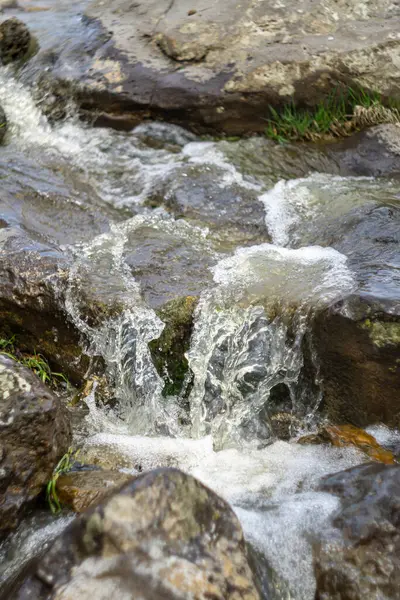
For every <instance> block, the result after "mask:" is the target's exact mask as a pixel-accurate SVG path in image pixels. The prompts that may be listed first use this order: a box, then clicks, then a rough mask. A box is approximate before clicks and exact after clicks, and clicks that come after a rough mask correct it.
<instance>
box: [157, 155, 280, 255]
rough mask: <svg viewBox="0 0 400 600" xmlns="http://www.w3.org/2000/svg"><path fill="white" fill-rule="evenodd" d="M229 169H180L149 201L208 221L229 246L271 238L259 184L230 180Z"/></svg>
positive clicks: (193, 219) (177, 213)
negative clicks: (228, 180) (227, 178)
mask: <svg viewBox="0 0 400 600" xmlns="http://www.w3.org/2000/svg"><path fill="white" fill-rule="evenodd" d="M226 177H227V173H226V170H223V169H220V168H218V167H215V166H213V167H212V166H208V167H207V170H206V171H204V169H202V168H200V169H199V168H198V167H196V166H188V167H186V168H182V169H180V170H179V171H178V172H175V173H174V174H173V177H171V178H167V179H166V180H165V181H164V182H163V184H162V186H160V188H159V189H157V190H156V191H155V192H154V193H153V195H152V196H151V197H150V199H149V200H148V201H147V204H149V205H150V206H153V207H154V206H160V205H161V206H164V207H165V208H166V209H167V210H168V211H169V212H171V213H172V214H173V215H174V216H175V217H177V218H182V217H183V218H185V219H188V220H192V221H194V222H197V223H199V224H201V225H207V226H209V227H210V229H211V230H212V232H213V236H215V237H217V238H218V239H220V240H221V242H222V243H224V244H225V245H227V246H228V247H229V246H230V245H231V246H232V247H236V246H237V245H252V244H258V243H261V242H269V241H271V239H270V236H269V235H268V231H267V228H266V225H265V210H264V207H263V205H262V203H261V202H260V201H259V199H258V194H257V188H256V186H255V185H253V186H251V184H250V185H249V186H248V187H245V186H244V185H243V186H241V185H240V184H238V183H236V182H232V183H230V182H227V181H226Z"/></svg>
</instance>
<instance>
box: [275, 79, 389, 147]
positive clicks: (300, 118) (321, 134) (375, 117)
mask: <svg viewBox="0 0 400 600" xmlns="http://www.w3.org/2000/svg"><path fill="white" fill-rule="evenodd" d="M385 104H386V107H385V106H384V103H383V99H382V97H381V96H380V94H377V93H374V92H367V91H365V90H353V89H351V88H349V89H348V90H347V91H346V92H343V91H342V92H339V91H338V90H337V89H336V90H333V92H332V93H331V94H330V95H329V96H328V97H327V98H326V99H325V100H323V101H321V102H320V103H319V104H317V106H315V107H314V108H313V109H311V108H299V107H297V106H296V105H295V103H294V102H293V101H292V102H291V103H290V104H287V105H286V106H284V107H283V109H282V110H281V111H277V110H276V109H275V108H273V107H272V106H270V107H269V113H270V114H269V118H267V119H266V121H267V127H266V129H265V135H266V136H267V137H269V138H271V139H273V140H275V141H277V142H279V143H286V142H291V141H299V140H302V141H316V140H321V139H327V138H332V137H341V136H346V135H349V134H350V133H352V132H354V131H357V130H359V129H361V128H362V127H363V126H364V127H365V126H368V125H373V124H378V123H386V122H400V113H399V103H398V102H396V101H394V100H391V101H387V102H386V103H385ZM359 107H362V109H365V110H364V113H363V115H364V118H363V120H360V119H357V118H355V116H354V111H355V109H356V108H357V109H359ZM368 116H369V118H368Z"/></svg>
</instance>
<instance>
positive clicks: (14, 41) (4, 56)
mask: <svg viewBox="0 0 400 600" xmlns="http://www.w3.org/2000/svg"><path fill="white" fill-rule="evenodd" d="M32 44H34V40H33V38H32V36H31V34H30V31H29V29H28V27H27V26H26V25H25V23H23V22H22V21H20V20H19V19H17V18H15V17H14V18H12V19H7V20H6V21H3V22H2V23H1V24H0V60H1V62H2V63H3V65H8V64H9V63H13V62H16V61H21V60H24V59H25V58H26V57H27V55H28V54H29V52H30V50H31V48H32Z"/></svg>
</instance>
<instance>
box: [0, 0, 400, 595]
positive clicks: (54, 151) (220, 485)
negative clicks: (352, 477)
mask: <svg viewBox="0 0 400 600" xmlns="http://www.w3.org/2000/svg"><path fill="white" fill-rule="evenodd" d="M79 5H80V4H79ZM63 6H64V5H63ZM60 7H61V5H60ZM73 9H74V7H73V6H72V5H71V6H69V8H65V7H64V9H63V10H65V11H66V12H65V15H66V16H65V15H64V17H65V19H66V22H68V23H69V26H70V27H71V29H70V30H68V31H70V33H71V31H73V30H74V29H73V28H74V27H76V28H77V30H78V29H79V27H81V24H80V23H78V22H75V21H74V20H73V18H72V16H70V17H68V14H71V15H72V13H73ZM60 10H61V8H60ZM68 10H70V11H71V13H69V12H68ZM46 18H48V21H47V23H48V24H49V23H51V19H50V17H46ZM31 19H37V17H34V16H33V17H31ZM68 19H69V20H68ZM34 23H35V21H33V24H34ZM31 24H32V23H31ZM40 27H42V30H43V31H47V34H46V35H49V33H48V27H49V25H46V27H47V29H46V28H44V29H43V24H42V25H40V26H39V21H37V28H39V29H40ZM54 35H55V34H54ZM71 36H72V37H71V39H73V35H72V34H71ZM52 39H53V38H51V37H50V38H46V40H47V41H46V43H47V44H48V45H49V46H51V41H52ZM71 44H72V42H71ZM73 55H74V53H73V52H72V51H71V53H70V56H72V57H73ZM71 60H75V59H73V58H71ZM67 66H68V65H66V67H65V68H67ZM0 105H1V106H2V107H3V108H4V110H5V112H6V114H7V118H8V121H9V131H8V133H7V140H6V145H5V146H4V147H3V148H2V149H1V160H0V169H1V177H2V183H3V185H4V189H5V190H6V191H7V192H8V193H10V194H19V195H22V196H24V197H26V196H27V195H28V196H29V194H31V195H32V194H36V195H35V196H34V201H32V203H31V205H30V206H29V205H27V204H26V203H25V204H24V203H23V205H22V208H21V209H20V212H18V211H17V209H16V205H15V204H14V205H12V206H8V207H7V206H6V205H5V204H4V205H3V206H2V211H3V212H4V214H6V215H7V216H10V213H12V214H13V215H14V218H15V223H16V225H17V226H19V227H22V228H24V229H25V230H28V229H29V228H31V229H32V230H33V231H31V233H32V235H34V236H36V237H38V238H40V239H46V240H51V242H52V243H55V244H58V245H59V246H60V247H61V249H62V251H63V252H65V253H67V254H68V255H69V256H70V257H71V259H72V260H73V265H74V266H73V268H72V270H71V274H70V287H69V292H68V294H67V301H66V305H65V306H64V309H65V311H66V315H67V318H69V319H71V320H72V321H73V322H74V323H75V325H76V326H77V327H78V328H79V329H80V331H82V333H83V334H84V335H85V337H86V339H87V340H88V342H87V346H86V351H87V352H88V353H92V354H93V355H101V356H102V357H103V358H104V361H105V364H106V367H107V371H108V374H109V375H110V378H111V379H112V380H113V381H114V384H115V398H116V400H117V404H116V406H115V407H114V408H108V409H106V408H105V407H100V406H99V405H98V404H97V403H96V389H95V388H94V390H93V393H92V394H91V396H89V397H88V398H87V399H86V403H87V406H88V415H87V417H86V419H85V422H84V424H83V426H82V427H83V431H84V433H85V435H84V442H83V438H82V430H78V431H76V440H77V443H79V444H82V443H84V448H83V453H84V454H85V456H86V458H87V460H89V461H93V462H99V461H101V462H102V464H104V465H107V466H110V467H112V468H120V469H125V470H128V471H129V472H133V473H135V472H137V471H138V470H143V469H149V468H152V467H156V466H161V465H168V466H178V467H180V468H182V469H184V470H185V471H187V472H189V473H192V474H193V475H195V476H196V477H198V478H199V479H201V480H202V481H203V482H205V483H206V484H208V485H209V486H211V487H212V488H213V489H214V490H215V491H217V492H218V493H220V494H221V495H222V496H224V497H225V498H226V499H227V500H229V501H230V503H231V504H232V506H233V507H234V509H235V511H236V512H237V514H238V516H239V518H240V520H241V522H242V524H243V527H244V531H245V534H246V537H247V539H248V540H249V541H251V542H252V544H253V545H254V546H255V547H256V548H257V549H258V550H259V551H260V552H262V554H263V555H264V556H265V557H266V559H267V560H268V562H269V564H270V565H271V567H272V568H273V569H274V570H275V571H276V573H277V576H278V577H280V578H282V580H283V581H285V582H286V584H287V586H288V587H287V588H285V589H286V591H285V593H284V596H282V594H283V592H278V591H277V592H276V597H277V598H279V597H285V598H289V597H290V598H293V599H295V600H312V598H313V597H314V588H315V582H314V578H313V572H312V556H311V541H312V537H313V535H314V534H315V533H317V532H318V531H321V530H324V531H328V530H329V527H330V525H329V518H330V516H331V514H332V512H333V511H334V510H335V509H336V508H337V501H336V499H335V498H333V497H332V496H330V495H328V494H322V493H321V492H317V491H315V488H316V484H317V483H318V480H319V478H320V477H321V476H323V475H324V474H328V473H332V472H334V471H338V470H341V469H344V468H347V467H349V466H352V465H355V464H358V463H360V462H362V461H363V460H364V458H363V456H362V455H361V454H360V453H359V452H358V451H357V450H355V449H337V448H328V447H311V446H310V447H305V446H302V445H298V444H296V443H295V441H294V440H292V441H288V442H284V441H276V439H275V438H274V433H273V429H272V426H271V416H272V415H273V410H274V406H273V402H272V400H271V390H273V389H274V388H276V386H279V385H284V386H285V387H286V389H287V390H288V393H289V396H288V398H289V400H288V401H289V402H290V412H291V413H292V415H293V416H295V417H296V419H297V422H298V423H300V425H299V426H298V427H297V429H296V430H294V431H293V432H292V433H293V436H294V437H295V435H296V434H299V433H300V432H301V429H302V428H303V429H307V428H308V427H310V426H312V425H313V424H314V423H315V422H316V419H317V417H316V411H317V408H318V405H319V402H320V390H319V386H318V364H317V360H315V373H314V381H313V382H312V385H310V386H308V385H307V382H305V380H304V378H303V377H302V369H303V364H304V356H303V349H304V338H305V334H306V332H307V331H308V330H309V327H310V321H311V320H312V318H313V315H314V314H315V312H316V311H319V310H322V309H324V308H327V307H329V306H331V305H333V304H335V303H336V302H338V301H339V300H344V299H345V298H346V297H347V296H349V295H350V294H351V293H353V292H354V291H355V290H356V289H357V287H358V286H359V285H360V282H359V281H357V278H356V277H355V276H354V273H353V270H352V266H351V265H350V264H349V261H348V259H347V256H346V255H345V254H344V253H341V252H339V251H338V250H335V249H333V248H331V247H329V243H326V241H325V240H324V239H323V237H321V239H318V228H319V219H320V218H323V219H325V220H329V219H334V218H337V217H338V216H340V214H347V212H348V211H349V210H350V209H351V210H357V207H358V206H359V205H361V204H362V205H364V204H365V203H366V202H375V201H376V200H377V198H382V197H386V198H388V197H389V198H392V199H393V202H395V203H396V202H398V193H399V189H398V186H397V187H396V184H394V183H391V182H379V183H378V182H376V181H374V180H372V179H368V178H359V179H357V178H347V179H344V178H340V177H338V176H337V175H328V174H318V173H317V174H310V175H308V176H307V175H305V176H304V177H303V178H301V179H296V180H293V179H292V180H289V181H287V180H283V179H282V180H280V181H278V182H277V181H274V180H273V178H272V179H271V177H270V175H268V176H266V177H263V170H262V169H261V168H260V159H259V157H258V156H255V155H254V164H255V168H254V172H253V173H251V172H250V173H249V168H248V162H249V157H250V158H251V156H252V155H251V153H252V152H254V150H253V147H254V141H251V140H250V141H246V140H244V141H242V142H239V143H238V145H237V146H235V145H234V143H229V142H226V141H222V142H212V141H202V140H199V139H197V138H196V137H195V136H193V135H192V134H190V133H189V132H186V131H184V130H182V129H181V128H179V127H176V126H173V125H166V124H161V123H159V124H158V123H151V124H144V125H141V126H139V127H137V128H136V129H135V130H134V131H132V132H130V133H120V132H116V131H112V130H108V129H93V128H91V127H90V126H89V125H85V124H84V123H82V122H80V121H78V120H77V119H76V118H74V117H73V116H71V117H69V118H68V119H67V120H65V121H64V122H62V123H59V124H57V125H50V124H49V122H48V121H47V119H46V118H45V117H44V115H43V114H42V112H41V110H40V106H37V105H36V104H35V102H34V100H33V97H32V94H31V91H30V90H29V88H28V87H27V86H24V85H23V84H22V83H20V82H18V81H17V80H16V78H15V77H14V75H13V74H12V73H10V72H7V71H6V70H2V71H0ZM260 143H261V142H260ZM235 148H237V152H236V151H235ZM268 152H269V150H268V148H267V147H265V148H264V149H263V156H264V160H265V161H268ZM273 152H274V151H273V150H271V153H273ZM235 154H236V155H237V156H241V157H242V158H243V156H244V157H245V158H246V160H245V161H244V162H245V163H246V168H242V164H241V163H240V160H232V158H231V157H232V155H235ZM274 160H275V158H274ZM257 161H258V162H257ZM260 170H261V174H260ZM199 176H201V177H202V178H203V180H204V177H208V178H209V180H210V181H211V182H212V186H213V188H212V189H213V195H212V197H211V196H210V197H209V198H208V200H209V202H210V203H214V205H213V206H214V207H215V213H217V212H218V215H216V216H218V218H220V217H221V214H220V213H223V211H224V210H226V211H229V210H230V211H233V212H232V213H228V215H227V220H228V221H229V219H230V218H232V219H233V218H234V216H235V214H234V210H235V207H234V206H233V208H232V206H231V207H228V206H227V207H226V208H225V209H221V207H219V206H218V204H215V203H216V200H215V198H217V197H218V195H219V194H222V193H223V192H224V190H226V189H232V190H235V193H236V198H239V199H238V200H236V202H237V203H240V202H242V203H245V202H250V203H255V204H256V205H257V207H258V208H257V210H260V209H261V211H262V215H263V216H262V220H264V223H261V224H262V225H263V226H264V225H265V227H266V229H267V230H268V232H269V235H270V236H271V239H270V243H267V242H265V241H263V242H262V243H258V244H254V243H253V239H251V240H250V239H249V240H248V241H246V236H244V237H242V238H241V240H242V242H241V243H236V241H235V239H234V238H230V239H229V243H228V242H227V237H224V236H223V235H221V231H220V230H221V226H216V224H215V218H213V216H211V217H210V216H209V214H208V213H207V214H208V216H206V217H204V218H203V217H201V218H200V217H199V216H198V215H197V216H196V218H187V219H178V218H176V215H174V212H173V211H172V212H171V211H170V210H168V206H167V207H166V205H165V203H163V202H159V206H158V208H151V207H150V204H149V200H152V199H153V200H154V198H155V197H156V196H157V197H160V195H161V197H164V196H167V195H168V193H170V192H171V190H174V189H176V186H177V182H178V181H182V180H185V179H186V180H188V181H189V182H190V185H189V188H186V189H188V190H189V191H187V198H188V202H189V203H190V200H191V198H192V197H191V195H190V194H191V191H190V189H191V186H192V188H193V190H194V189H196V190H197V191H196V194H198V186H199V184H198V178H199ZM280 176H281V175H280ZM200 185H201V184H200ZM174 186H175V187H174ZM207 193H209V188H207V190H206V200H205V201H206V202H207ZM163 194H164V196H163ZM193 194H194V191H193ZM338 197H340V199H341V201H340V202H335V203H333V202H332V198H335V199H337V198H338ZM193 198H194V200H196V201H197V198H198V196H196V197H195V196H194V195H193ZM257 203H258V204H257ZM209 208H210V207H209V206H208V209H209ZM13 211H14V212H13ZM209 212H210V211H209ZM37 213H40V216H38V215H37ZM211 213H212V211H211ZM24 215H25V220H24ZM31 216H32V218H31ZM222 216H224V215H222ZM321 216H322V217H321ZM313 224H314V225H313ZM228 237H229V236H228ZM132 256H133V258H132ZM132 261H133V263H132ZM132 264H134V266H135V268H134V269H133V268H132ZM138 274H140V276H139V275H138ZM384 283H385V282H384ZM85 289H86V290H88V289H95V290H96V294H97V297H100V298H101V299H103V300H104V301H109V300H112V301H114V300H118V301H119V302H122V303H123V305H124V310H123V311H122V313H121V314H120V315H119V316H118V317H114V318H110V319H109V320H108V321H106V322H104V323H103V324H102V325H101V326H98V327H94V326H91V325H88V323H87V322H86V321H85V318H84V314H83V309H82V305H81V301H80V297H81V296H80V293H81V292H82V291H84V290H85ZM188 294H192V295H199V297H200V301H199V304H198V306H197V309H196V313H195V326H194V332H193V336H192V340H191V344H190V350H189V352H188V355H187V358H188V362H189V365H190V369H191V370H192V372H193V375H194V383H193V387H192V390H191V392H190V396H189V399H188V404H189V413H188V415H186V418H185V419H182V418H181V417H182V414H181V413H182V410H183V409H182V403H181V402H180V401H179V398H174V397H168V398H164V397H163V395H162V389H163V385H164V382H163V380H162V378H161V377H160V375H159V374H158V373H157V370H156V368H155V365H154V364H153V361H152V357H151V354H150V351H149V348H148V343H149V342H150V341H151V340H153V339H157V338H158V337H159V335H160V333H161V332H162V330H163V327H164V324H163V323H162V321H161V320H160V319H159V317H157V315H156V313H155V311H154V309H155V307H156V306H159V305H161V304H162V303H163V302H165V301H166V300H168V299H171V298H173V297H177V296H182V295H188ZM393 435H394V434H393ZM65 524H66V522H65V523H64V522H58V521H57V522H56V523H55V524H54V525H46V527H45V528H44V529H42V530H41V534H40V536H39V537H38V533H37V528H35V527H34V526H33V525H32V523H31V524H30V525H29V524H28V526H29V527H31V532H32V533H31V537H30V538H29V539H28V540H27V538H26V535H25V533H23V534H21V535H20V538H16V541H15V543H16V544H17V546H18V548H20V557H19V559H17V558H16V554H17V555H18V552H17V553H16V552H15V551H13V552H11V551H10V548H8V549H6V550H5V549H3V554H2V555H1V554H0V558H2V559H3V563H4V565H5V566H3V567H1V568H0V572H1V573H2V575H3V576H4V577H6V576H7V575H8V576H9V574H10V572H11V571H10V569H12V565H14V567H15V564H18V560H19V561H20V562H23V560H25V559H26V557H27V556H28V555H29V552H31V553H32V552H34V550H35V548H36V547H37V544H40V543H41V542H42V537H41V536H42V535H43V536H44V537H46V538H47V537H49V536H50V537H51V536H54V535H56V534H57V533H58V531H59V530H60V527H61V526H62V525H65ZM29 527H28V529H29ZM24 531H25V530H24Z"/></svg>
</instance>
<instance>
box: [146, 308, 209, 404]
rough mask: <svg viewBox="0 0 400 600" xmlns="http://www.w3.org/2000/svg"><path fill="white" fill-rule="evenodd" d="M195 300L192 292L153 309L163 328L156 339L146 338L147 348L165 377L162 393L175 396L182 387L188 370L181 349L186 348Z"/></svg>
mask: <svg viewBox="0 0 400 600" xmlns="http://www.w3.org/2000/svg"><path fill="white" fill-rule="evenodd" d="M197 301H198V300H197V298H195V297H193V296H187V297H184V298H177V299H176V300H171V301H170V302H168V303H167V304H166V305H164V306H163V307H162V308H160V309H159V310H158V311H157V314H158V316H159V317H160V319H161V320H162V321H163V322H164V323H165V328H164V331H163V332H162V334H161V336H160V337H159V338H158V340H153V341H152V342H150V344H149V348H150V351H151V354H152V358H153V361H154V364H155V366H156V369H157V371H158V373H159V374H160V376H161V377H163V378H164V381H165V386H164V390H163V394H164V396H169V395H174V396H175V395H178V394H180V393H181V392H182V390H183V386H184V382H185V380H186V376H187V373H188V362H187V359H186V358H185V353H186V352H187V351H188V350H189V343H190V337H191V334H192V328H193V313H194V310H195V308H196V305H197Z"/></svg>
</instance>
